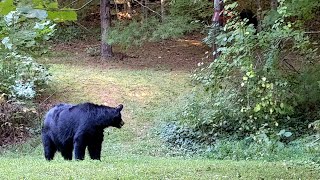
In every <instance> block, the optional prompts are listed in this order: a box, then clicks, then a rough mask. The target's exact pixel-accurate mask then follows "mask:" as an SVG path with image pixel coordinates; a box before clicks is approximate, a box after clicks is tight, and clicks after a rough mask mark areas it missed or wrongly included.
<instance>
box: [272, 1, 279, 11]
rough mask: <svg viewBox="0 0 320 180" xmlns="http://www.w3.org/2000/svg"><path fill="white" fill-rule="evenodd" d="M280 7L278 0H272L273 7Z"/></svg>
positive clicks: (274, 8)
mask: <svg viewBox="0 0 320 180" xmlns="http://www.w3.org/2000/svg"><path fill="white" fill-rule="evenodd" d="M277 7H278V1H277V0H271V9H273V10H276V9H277Z"/></svg>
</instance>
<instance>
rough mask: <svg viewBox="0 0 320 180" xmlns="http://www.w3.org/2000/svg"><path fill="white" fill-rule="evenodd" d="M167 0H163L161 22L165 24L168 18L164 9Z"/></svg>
mask: <svg viewBox="0 0 320 180" xmlns="http://www.w3.org/2000/svg"><path fill="white" fill-rule="evenodd" d="M164 4H165V0H161V21H162V22H163V21H164V19H165V16H166V14H165V13H166V12H165V9H164Z"/></svg>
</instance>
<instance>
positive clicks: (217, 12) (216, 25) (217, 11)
mask: <svg viewBox="0 0 320 180" xmlns="http://www.w3.org/2000/svg"><path fill="white" fill-rule="evenodd" d="M222 3H223V2H222V1H221V0H213V7H214V14H213V16H212V28H213V32H212V35H213V38H214V41H215V39H216V37H217V36H218V34H219V30H220V24H221V23H222V22H220V21H221V19H222V18H220V16H221V15H222V13H221V11H222V10H223V9H222V5H223V4H222ZM214 41H213V44H212V50H213V53H214V55H213V59H216V58H217V57H218V55H219V54H218V46H217V44H216V43H215V42H214Z"/></svg>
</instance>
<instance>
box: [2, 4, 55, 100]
mask: <svg viewBox="0 0 320 180" xmlns="http://www.w3.org/2000/svg"><path fill="white" fill-rule="evenodd" d="M46 17H47V13H46V11H44V10H35V9H31V8H29V7H24V8H17V10H16V11H11V12H10V13H9V14H8V15H6V16H4V17H3V18H2V19H1V20H0V37H1V39H2V41H1V42H2V43H1V44H0V74H1V76H0V93H5V94H7V95H9V97H10V98H19V99H32V98H34V97H35V95H36V91H37V90H38V91H39V90H41V88H42V87H43V85H45V84H47V83H48V81H49V73H48V71H47V69H46V68H45V67H43V66H42V65H40V64H38V63H36V62H35V60H34V59H33V58H32V56H31V55H36V54H42V53H44V52H46V50H45V48H44V46H43V45H44V42H45V41H47V40H48V39H49V38H50V37H51V36H52V34H53V32H54V25H52V24H51V22H50V21H47V20H46Z"/></svg>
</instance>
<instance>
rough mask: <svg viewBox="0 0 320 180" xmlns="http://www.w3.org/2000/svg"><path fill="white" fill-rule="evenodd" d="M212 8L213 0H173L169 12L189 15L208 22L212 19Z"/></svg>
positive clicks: (182, 15)
mask: <svg viewBox="0 0 320 180" xmlns="http://www.w3.org/2000/svg"><path fill="white" fill-rule="evenodd" d="M212 8H213V3H212V2H211V1H194V0H174V1H171V4H170V8H169V12H170V14H171V15H172V16H178V17H188V18H190V19H192V20H198V21H202V22H206V23H207V22H208V21H209V20H211V17H212Z"/></svg>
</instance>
